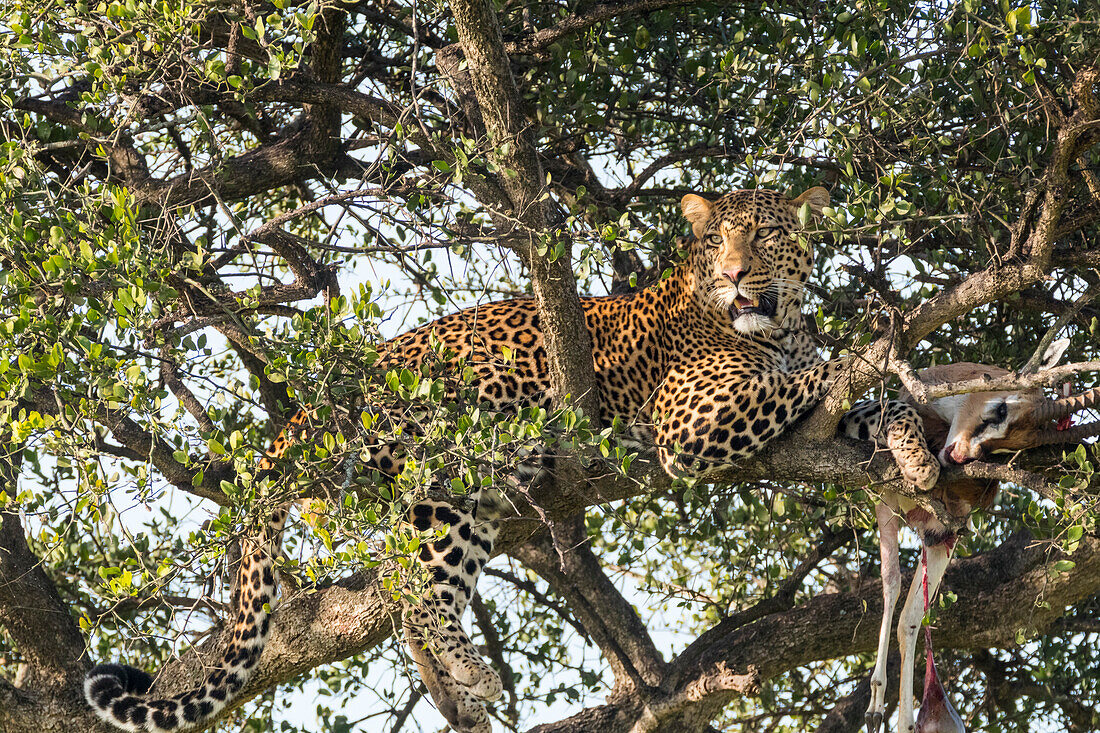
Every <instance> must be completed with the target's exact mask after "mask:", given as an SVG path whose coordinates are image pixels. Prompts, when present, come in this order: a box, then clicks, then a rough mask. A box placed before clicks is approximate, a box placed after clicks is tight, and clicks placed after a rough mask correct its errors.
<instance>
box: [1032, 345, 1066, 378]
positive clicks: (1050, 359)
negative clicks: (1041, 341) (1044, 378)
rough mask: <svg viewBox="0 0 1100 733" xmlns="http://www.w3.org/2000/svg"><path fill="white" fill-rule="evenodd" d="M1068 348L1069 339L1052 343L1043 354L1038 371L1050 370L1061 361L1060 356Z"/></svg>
mask: <svg viewBox="0 0 1100 733" xmlns="http://www.w3.org/2000/svg"><path fill="white" fill-rule="evenodd" d="M1068 348H1069V339H1058V340H1057V341H1052V342H1051V344H1050V346H1048V347H1047V350H1046V351H1044V352H1043V359H1042V361H1040V362H1039V371H1043V370H1044V369H1050V368H1052V367H1053V366H1055V365H1056V364H1057V363H1058V362H1059V361H1061V360H1062V356H1063V355H1064V354H1065V353H1066V349H1068Z"/></svg>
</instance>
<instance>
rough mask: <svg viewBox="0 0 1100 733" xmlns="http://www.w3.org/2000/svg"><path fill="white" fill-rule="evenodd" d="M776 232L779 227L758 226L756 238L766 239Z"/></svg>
mask: <svg viewBox="0 0 1100 733" xmlns="http://www.w3.org/2000/svg"><path fill="white" fill-rule="evenodd" d="M777 232H779V227H760V228H759V229H757V230H756V238H757V239H767V238H768V237H770V236H772V235H773V234H776V233H777Z"/></svg>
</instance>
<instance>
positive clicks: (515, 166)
mask: <svg viewBox="0 0 1100 733" xmlns="http://www.w3.org/2000/svg"><path fill="white" fill-rule="evenodd" d="M451 11H452V13H453V14H454V19H455V27H456V29H457V31H458V38H459V41H460V43H461V44H462V50H463V52H464V53H465V56H466V62H467V64H468V67H469V72H470V80H471V84H472V86H473V88H474V93H475V96H476V97H477V101H478V106H479V107H480V110H481V117H482V120H483V121H484V124H485V130H486V133H487V134H488V137H489V142H490V150H491V153H490V157H491V158H493V159H494V162H495V163H496V165H497V167H498V168H499V170H500V171H501V173H502V175H501V178H502V185H503V187H504V190H505V192H506V193H507V195H508V198H509V201H510V206H511V209H510V212H504V213H506V214H508V215H509V216H510V217H511V218H512V219H513V220H514V222H515V225H516V226H515V227H514V229H515V238H514V240H513V241H514V242H515V244H514V246H515V248H516V251H517V253H518V254H519V255H520V257H521V258H522V260H523V262H524V264H525V265H526V266H527V268H528V271H529V272H530V274H531V285H532V290H533V291H534V295H535V302H536V306H537V308H538V314H539V321H540V325H541V328H542V332H543V334H544V336H545V338H546V353H547V361H548V366H549V370H548V371H549V378H550V387H551V390H552V392H553V394H554V399H555V400H556V401H557V402H558V403H559V404H560V403H561V402H562V401H563V400H564V399H565V398H566V397H567V396H571V397H572V399H573V403H574V404H575V405H577V406H578V407H580V408H582V409H583V410H584V411H585V413H586V414H588V415H590V416H592V417H594V418H595V417H596V416H598V415H599V403H598V401H597V394H596V387H595V385H596V381H595V376H594V373H593V367H592V341H591V337H590V336H589V334H588V329H587V327H586V326H585V320H584V313H583V311H582V310H581V305H580V298H579V297H578V295H577V286H576V279H575V278H574V276H573V273H572V270H571V269H570V268H571V258H570V252H571V247H570V245H569V241H568V238H566V237H563V236H553V235H552V230H551V229H550V226H549V225H550V221H551V213H550V211H549V199H548V197H547V196H546V195H545V194H544V191H543V180H544V177H543V173H542V168H541V166H540V165H539V162H538V158H537V157H536V154H535V148H534V145H533V144H532V142H531V138H530V133H529V131H528V129H527V128H528V122H527V120H526V119H524V116H523V114H522V102H521V99H520V96H519V92H518V91H517V90H516V85H515V80H514V79H513V78H512V70H511V67H510V66H509V64H508V56H507V55H506V53H505V51H504V43H503V40H502V38H501V31H500V24H499V22H498V21H497V17H496V13H495V12H494V11H493V8H492V6H491V4H490V3H489V2H487V0H452V1H451ZM555 247H557V248H558V250H559V251H558V254H555V255H553V257H554V259H551V258H550V256H547V255H549V254H550V253H552V252H554V251H555ZM540 248H542V249H543V252H540V251H539V250H540Z"/></svg>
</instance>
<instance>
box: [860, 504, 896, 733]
mask: <svg viewBox="0 0 1100 733" xmlns="http://www.w3.org/2000/svg"><path fill="white" fill-rule="evenodd" d="M875 518H876V519H877V520H878V549H879V557H880V558H881V561H882V625H881V626H880V627H879V632H878V656H877V657H876V658H875V671H874V672H872V673H871V704H870V705H868V706H867V715H866V720H867V733H878V730H879V728H880V727H881V726H882V716H883V714H884V713H885V712H886V660H887V657H888V656H889V653H890V626H891V625H892V623H893V620H894V608H895V607H896V606H897V603H898V596H899V595H900V594H901V569H900V567H899V566H898V527H899V521H898V516H897V514H895V513H894V511H893V509H891V508H890V507H889V506H887V505H886V504H884V503H882V502H879V503H878V504H876V505H875Z"/></svg>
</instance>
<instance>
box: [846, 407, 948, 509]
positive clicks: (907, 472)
mask: <svg viewBox="0 0 1100 733" xmlns="http://www.w3.org/2000/svg"><path fill="white" fill-rule="evenodd" d="M837 430H838V432H839V433H840V434H841V435H846V436H848V437H849V438H855V439H857V440H873V441H875V442H876V443H880V444H884V445H885V446H886V447H888V448H889V449H890V453H891V455H893V457H894V461H895V462H896V463H897V464H898V468H900V469H901V475H902V477H903V478H905V480H906V481H908V482H909V483H911V484H913V485H914V486H916V487H917V488H919V489H922V490H924V491H930V490H931V489H932V487H933V486H935V485H936V481H937V480H939V477H940V462H939V461H938V460H937V459H936V456H935V455H933V454H932V452H931V451H930V450H929V449H928V440H927V439H926V437H925V431H924V422H923V421H922V420H921V416H920V414H919V413H918V412H917V410H916V408H915V407H914V406H913V405H911V404H909V403H908V402H901V401H899V400H886V401H884V402H876V401H868V402H861V403H859V404H857V405H856V406H855V407H853V408H852V409H851V410H850V411H849V412H848V413H847V414H846V415H844V417H843V418H841V420H840V425H839V426H838V428H837Z"/></svg>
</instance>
